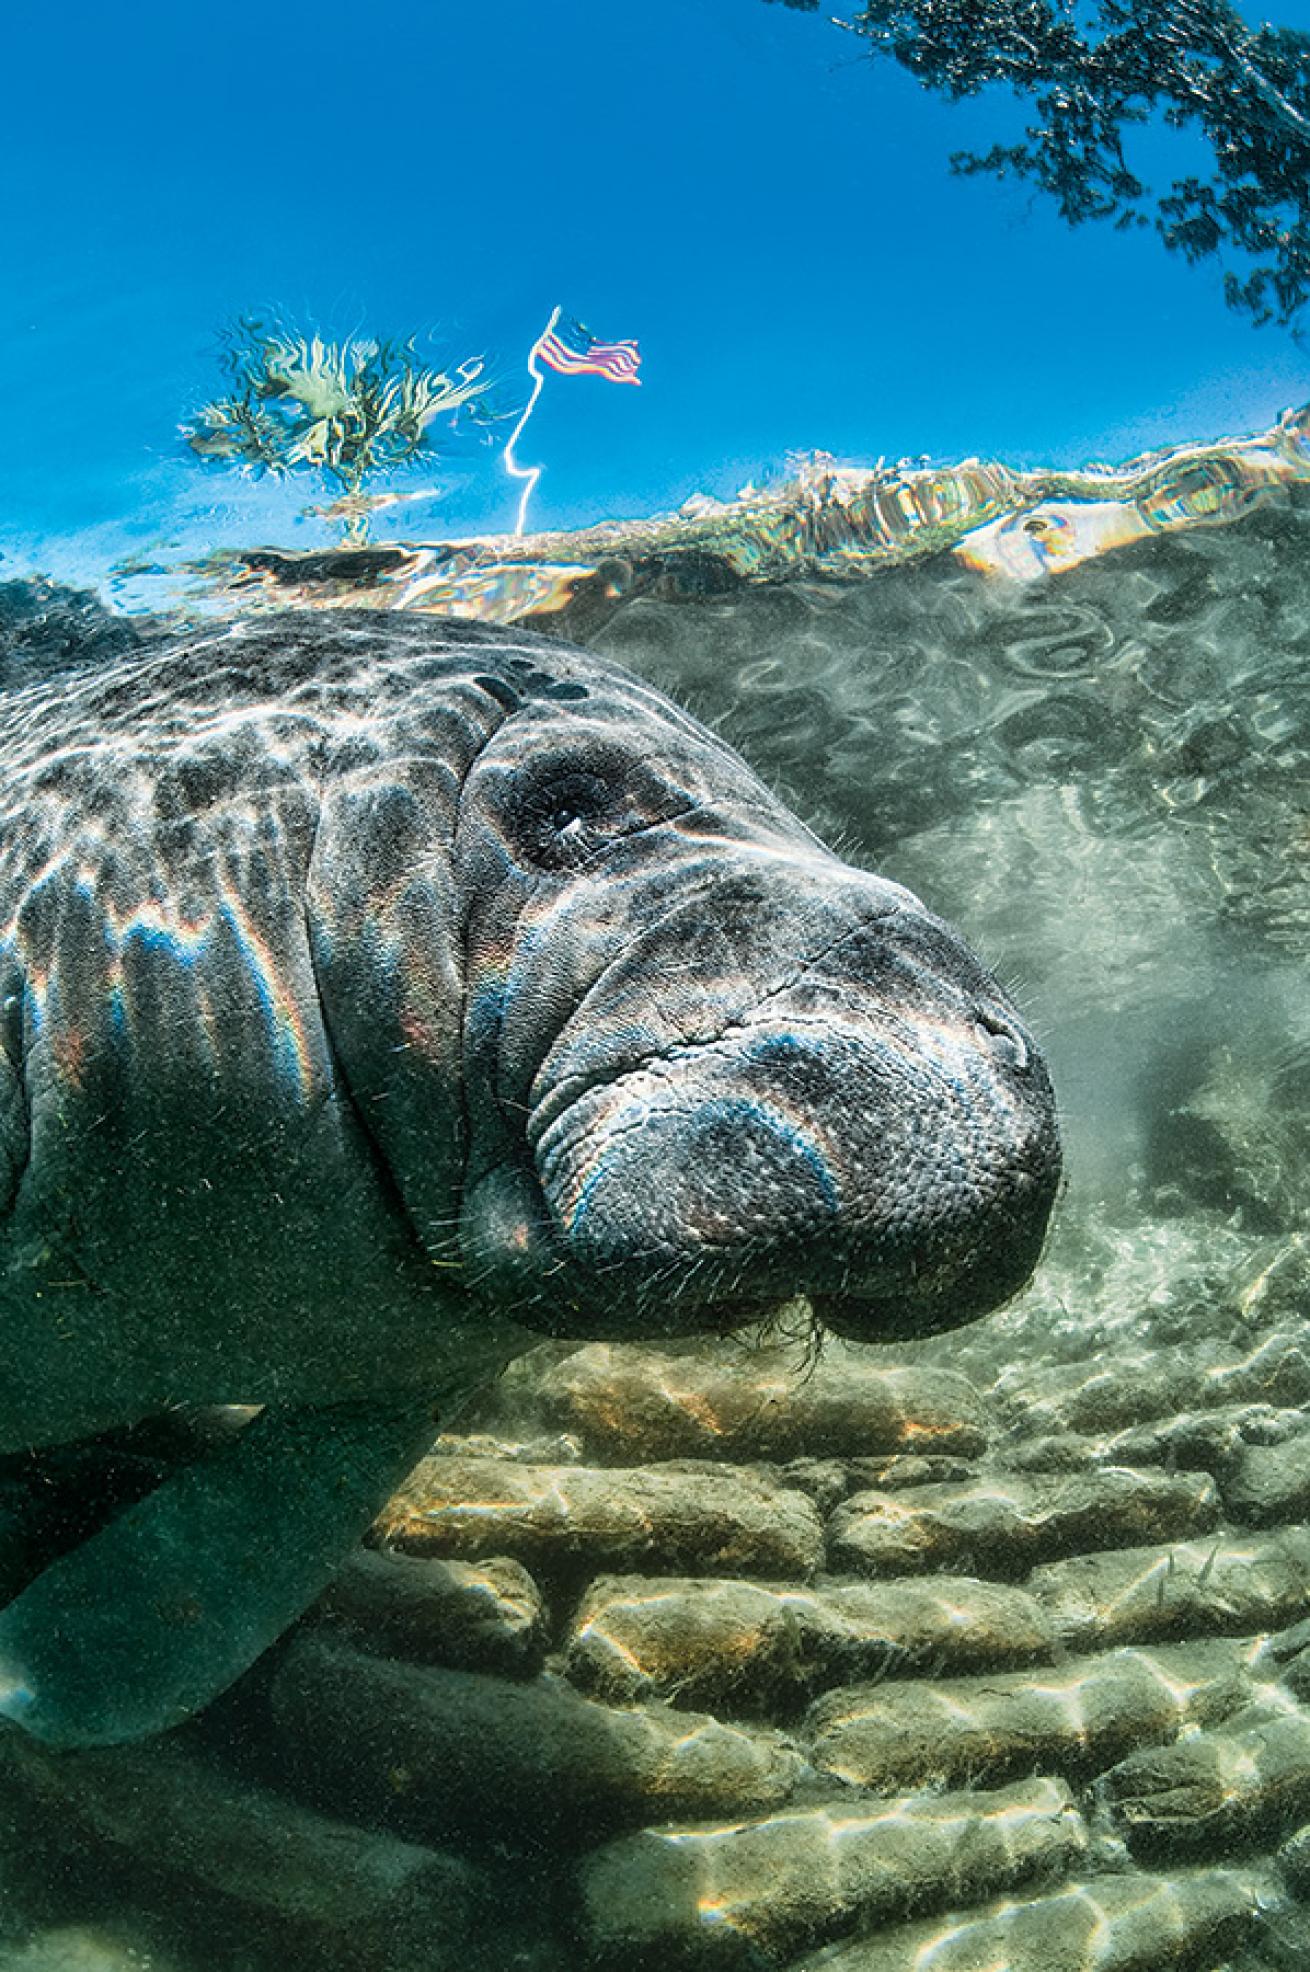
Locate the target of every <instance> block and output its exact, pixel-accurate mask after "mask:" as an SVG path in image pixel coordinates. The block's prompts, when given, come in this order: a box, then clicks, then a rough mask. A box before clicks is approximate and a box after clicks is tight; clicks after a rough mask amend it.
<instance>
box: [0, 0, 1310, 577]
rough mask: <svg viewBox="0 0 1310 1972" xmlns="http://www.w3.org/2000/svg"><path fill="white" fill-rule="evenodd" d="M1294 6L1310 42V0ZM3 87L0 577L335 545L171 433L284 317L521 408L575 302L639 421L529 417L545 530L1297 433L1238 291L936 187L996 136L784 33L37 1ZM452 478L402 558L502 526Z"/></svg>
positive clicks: (595, 389)
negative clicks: (616, 352) (1232, 296)
mask: <svg viewBox="0 0 1310 1972" xmlns="http://www.w3.org/2000/svg"><path fill="white" fill-rule="evenodd" d="M830 11H839V9H838V8H835V7H834V8H833V9H831V10H830ZM845 11H847V12H849V11H850V8H849V7H847V8H846V9H845ZM1271 11H1272V12H1273V14H1274V17H1275V18H1276V19H1277V20H1279V21H1280V22H1283V23H1284V24H1287V25H1291V26H1297V27H1302V28H1307V29H1310V0H1283V4H1281V5H1279V6H1276V7H1274V8H1272V9H1271ZM6 67H7V69H8V72H9V74H10V76H11V78H12V77H21V78H23V82H22V86H21V87H17V88H15V87H13V86H12V84H11V89H10V91H9V92H8V102H7V106H6V126H5V130H4V133H3V138H0V142H2V143H3V148H4V173H3V183H4V185H5V191H4V194H3V197H4V206H5V222H6V234H7V250H6V255H5V262H6V272H5V275H4V277H3V280H0V503H2V504H0V514H3V520H2V521H0V548H2V549H3V550H4V552H5V555H6V557H7V559H6V561H4V562H0V573H4V572H6V571H7V570H8V569H11V568H12V569H15V570H17V569H19V568H23V567H28V566H31V565H33V564H34V563H35V564H37V565H41V566H46V567H49V568H51V569H53V570H55V571H56V572H60V573H68V572H74V571H79V570H83V571H84V570H89V569H93V568H94V567H96V566H97V565H99V564H104V563H107V562H108V561H110V560H112V559H113V557H114V556H115V555H117V554H120V553H123V552H126V551H128V550H137V551H142V550H144V551H147V552H149V551H151V549H152V548H153V546H154V544H155V543H157V542H159V541H161V540H163V541H171V542H174V543H183V544H186V545H189V546H192V547H199V546H204V545H207V544H209V543H211V542H218V541H235V540H252V539H262V540H268V539H276V540H281V541H284V542H286V543H288V544H300V543H303V544H306V545H308V544H310V543H311V542H313V541H314V540H316V539H318V538H323V537H322V534H321V529H319V530H316V528H315V525H314V524H313V523H309V524H306V523H302V522H299V521H298V520H297V519H296V514H297V510H298V509H299V508H300V507H301V506H302V505H303V504H304V503H305V502H306V500H310V499H315V498H320V497H323V495H322V491H321V489H319V488H316V487H312V486H305V487H287V488H283V489H277V488H269V487H268V486H266V485H264V486H257V485H250V484H246V483H243V482H241V481H239V480H237V479H236V478H234V477H232V476H230V475H217V476H215V475H213V474H208V473H204V472H202V471H201V470H200V469H199V468H198V467H197V466H196V465H195V464H194V463H193V462H192V461H191V459H190V457H189V456H188V455H187V454H186V453H185V452H184V451H183V449H182V448H181V446H180V444H179V442H178V440H177V436H176V427H177V424H178V422H179V420H180V419H181V418H183V417H184V416H185V415H186V414H187V413H188V411H190V410H193V409H194V408H196V406H197V405H198V404H199V403H200V402H202V401H203V400H204V398H205V397H206V396H207V395H208V394H211V393H212V392H213V391H214V390H215V388H216V387H217V383H218V373H217V369H216V365H215V360H214V353H215V342H214V337H215V332H216V330H217V328H218V327H219V326H220V325H221V324H222V323H223V322H225V321H228V320H230V319H231V318H232V317H233V316H234V315H236V314H237V313H239V312H241V311H243V310H250V309H258V308H261V307H269V306H276V307H280V308H281V309H282V310H283V311H284V312H285V313H286V314H287V315H288V316H289V317H290V318H292V319H294V320H297V321H304V322H306V323H316V324H318V325H319V326H321V327H322V328H324V329H325V330H327V331H329V332H332V333H342V332H350V331H352V330H358V331H361V332H367V333H377V334H385V333H389V332H391V333H401V334H406V333H409V332H411V331H413V330H423V331H432V332H433V333H434V334H435V336H436V338H437V347H439V348H442V349H444V350H445V351H446V352H447V353H448V354H449V355H450V356H451V357H455V358H458V357H460V356H464V355H468V354H471V353H473V352H476V351H484V350H485V351H486V352H488V353H489V355H490V356H491V358H492V362H493V366H494V368H495V369H496V370H497V371H498V372H499V373H500V374H501V375H502V376H503V377H504V379H505V383H506V387H507V390H508V391H510V392H511V393H512V392H513V391H514V390H517V389H521V388H522V387H523V369H522V365H523V359H524V357H525V355H526V352H527V349H528V347H529V345H530V344H531V342H532V340H533V338H534V337H535V335H536V334H537V332H538V331H539V329H540V328H541V327H542V325H543V324H544V321H545V319H546V317H547V315H548V313H549V311H550V309H551V307H552V306H553V305H554V304H555V303H556V302H559V303H562V304H563V305H564V306H565V307H566V308H567V309H568V310H570V311H572V312H573V313H575V314H577V315H580V316H581V317H583V318H584V319H585V320H586V321H587V323H588V324H589V325H590V326H591V328H592V329H593V330H595V331H596V332H598V333H599V334H602V335H604V336H607V337H616V338H617V337H630V336H635V337H637V338H638V339H639V340H640V343H641V346H642V352H643V357H644V369H643V376H644V379H645V381H644V384H643V388H642V389H641V390H633V389H627V388H622V387H619V386H616V385H612V384H608V383H605V382H603V381H601V380H598V379H591V378H585V379H581V378H579V379H561V378H554V377H552V378H551V379H550V380H549V381H548V383H547V386H546V390H545V393H544V395H543V398H542V401H541V404H540V408H539V410H538V412H537V414H536V416H535V418H534V420H533V422H532V424H531V425H530V426H529V428H528V432H527V434H526V435H525V438H524V440H523V442H522V444H521V446H520V448H519V453H520V457H521V458H523V459H524V460H525V461H526V462H528V463H541V464H543V465H544V466H545V468H546V470H545V472H544V474H543V477H542V480H541V484H540V488H539V491H538V494H537V496H536V499H535V502H534V505H533V509H532V515H531V518H532V521H533V522H534V524H539V525H543V526H545V525H552V526H554V525H565V526H568V525H578V524H582V523H585V522H587V521H589V520H593V519H596V518H599V517H602V516H614V515H624V514H639V513H650V512H656V511H659V510H661V509H664V508H667V507H670V506H674V505H676V504H678V503H679V502H680V501H681V500H682V499H684V498H685V497H686V496H687V495H688V494H689V493H691V492H693V491H695V490H697V489H703V490H707V491H710V492H714V493H718V494H727V493H731V492H732V491H733V490H734V489H735V488H736V487H737V486H738V485H740V484H741V483H742V482H743V481H745V480H746V479H748V478H758V477H759V476H760V475H761V474H762V473H764V472H765V471H766V470H768V469H769V467H770V466H776V465H778V464H779V463H780V462H781V461H782V460H783V459H784V458H785V456H786V455H787V454H788V453H789V452H795V451H803V450H812V449H815V448H822V449H824V450H827V451H830V452H834V453H836V454H838V455H839V456H840V457H842V458H846V459H851V460H855V461H860V460H871V459H874V458H876V457H878V456H879V455H885V456H888V457H893V458H894V457H898V456H901V455H903V454H919V453H930V454H932V455H933V456H935V457H939V458H958V457H962V456H965V455H967V454H970V453H983V454H1001V455H1004V456H1006V457H1008V458H1010V459H1011V460H1014V461H1017V462H1021V463H1022V462H1029V463H1037V462H1040V461H1057V462H1059V461H1063V462H1070V463H1072V462H1076V461H1078V460H1081V459H1085V458H1088V457H1098V458H1121V457H1124V456H1126V455H1128V454H1130V453H1132V452H1133V451H1136V450H1139V449H1141V448H1143V447H1145V446H1148V445H1152V444H1158V443H1164V442H1168V441H1169V440H1171V439H1174V438H1184V437H1193V436H1196V437H1204V436H1216V435H1219V434H1221V433H1223V432H1225V431H1241V430H1244V429H1252V428H1258V427H1260V426H1262V425H1264V424H1267V423H1268V422H1270V421H1271V419H1272V418H1273V416H1274V415H1275V414H1276V413H1277V412H1278V410H1279V409H1280V408H1281V407H1282V406H1284V405H1285V404H1288V403H1291V402H1295V401H1304V400H1305V399H1306V398H1310V351H1306V350H1301V349H1298V348H1297V346H1296V345H1295V344H1293V342H1292V341H1291V339H1290V337H1289V336H1288V335H1287V334H1286V333H1285V332H1281V331H1278V330H1272V329H1271V330H1264V331H1255V330H1253V329H1252V328H1251V326H1250V325H1249V323H1248V322H1247V321H1246V320H1244V319H1243V318H1241V317H1239V316H1236V315H1234V314H1232V313H1231V312H1230V311H1229V310H1228V309H1226V308H1225V306H1224V304H1223V300H1222V296H1221V294H1220V289H1219V277H1218V274H1217V272H1216V271H1215V270H1213V269H1200V270H1194V269H1189V268H1187V267H1186V266H1185V265H1183V264H1182V263H1181V262H1179V261H1178V260H1177V259H1175V258H1173V257H1171V256H1169V255H1167V254H1165V253H1164V252H1163V250H1162V249H1161V248H1160V247H1159V246H1158V244H1157V243H1156V242H1155V241H1154V239H1153V238H1152V237H1151V236H1150V235H1148V234H1141V235H1137V236H1133V235H1121V234H1115V233H1113V232H1112V231H1110V230H1108V229H1099V228H1083V229H1081V230H1080V231H1077V232H1070V231H1068V230H1067V229H1066V228H1065V227H1063V226H1062V225H1061V223H1060V222H1059V221H1058V219H1056V218H1055V217H1054V215H1053V214H1052V213H1051V212H1050V210H1049V209H1048V208H1047V207H1046V205H1045V204H1043V203H1042V202H1041V201H1038V200H1035V199H1034V198H1033V197H1032V195H1031V194H1030V193H1029V192H1027V191H1026V190H1025V189H1023V188H1022V187H1004V188H998V187H997V186H996V185H995V184H994V183H993V182H992V181H990V180H986V179H974V180H960V179H955V178H952V177H951V175H950V174H949V171H948V168H947V157H948V154H949V152H950V151H951V150H952V149H954V148H957V147H960V146H962V145H967V144H970V143H987V142H990V141H992V140H993V139H994V138H995V137H997V136H998V135H1001V134H1004V129H1005V128H1006V127H1007V126H1006V125H1005V124H1003V121H1002V119H1003V118H1004V117H1005V115H1006V114H1007V113H1006V112H1005V111H1004V110H1003V109H1001V108H999V107H998V106H996V105H992V104H973V105H967V106H965V107H963V108H958V109H952V108H950V107H948V106H946V105H944V104H941V103H939V102H937V101H936V100H934V99H932V98H930V97H928V96H926V95H924V94H923V93H922V92H921V91H920V90H919V89H918V88H917V87H916V85H915V84H914V83H913V82H912V81H911V80H910V79H909V78H908V77H905V76H903V75H901V74H900V73H899V72H898V71H896V70H895V69H893V68H892V67H891V66H890V65H889V64H885V63H877V64H874V63H871V62H870V61H869V60H867V59H866V58H864V57H862V56H861V54H860V52H859V44H858V43H856V42H855V41H854V40H853V38H852V37H850V36H847V35H844V34H842V33H840V32H839V31H838V30H837V29H836V28H834V27H832V26H831V25H829V24H828V22H827V21H826V19H825V18H823V16H822V15H808V14H797V13H793V12H791V11H789V10H787V9H785V8H783V7H780V6H766V5H764V4H763V0H623V3H622V4H620V5H613V4H599V0H557V4H555V5H553V6H551V5H543V4H541V0H497V4H494V5H493V4H489V3H488V4H484V3H483V0H465V3H464V4H456V0H446V4H440V0H431V3H430V4H427V5H421V4H420V5H414V4H411V5H409V6H402V7H397V8H389V9H387V10H385V11H378V12H374V13H372V14H370V13H369V12H367V11H365V10H363V9H360V8H359V7H358V6H357V5H353V4H352V5H346V4H344V0H326V3H325V4H314V5H310V4H308V0H283V4H281V5H279V6H269V5H267V4H266V3H265V4H259V5H255V4H253V0H225V4H224V5H223V7H222V8H219V7H216V6H209V7H206V6H201V7H198V8H186V7H182V6H179V5H178V4H177V0H133V5H132V6H131V7H130V8H123V9H109V8H106V7H103V6H101V5H100V4H98V0H97V4H94V5H93V4H89V3H88V0H73V4H71V5H64V6H62V7H59V8H53V7H44V8H41V7H37V6H34V5H31V4H23V0H18V4H17V5H16V6H15V8H14V9H13V10H12V11H11V14H10V16H9V20H8V27H7V49H6ZM434 479H435V481H436V482H438V483H440V484H441V485H442V486H443V487H444V488H445V489H446V490H445V497H444V498H443V500H442V501H441V502H440V503H437V504H434V505H432V506H429V507H424V508H422V509H402V510H401V514H402V515H403V516H404V518H403V520H401V521H399V522H396V523H393V525H394V526H395V528H396V531H406V530H408V531H411V532H414V533H417V534H426V535H428V536H434V535H440V534H441V533H443V532H445V533H450V532H459V531H472V530H477V529H483V528H488V529H489V528H496V527H505V526H508V525H509V524H510V523H511V521H512V518H513V512H514V493H513V489H512V487H511V486H510V484H509V482H508V481H507V479H506V478H505V476H504V474H503V473H502V472H501V470H500V468H499V463H498V459H497V456H496V454H495V453H494V451H492V450H490V449H486V450H482V451H478V450H476V449H475V450H472V451H470V452H469V453H468V454H467V455H466V456H463V457H460V458H458V459H455V460H453V461H451V462H449V463H448V464H447V465H445V466H444V467H440V466H439V467H438V468H437V469H436V471H435V473H433V472H427V473H425V474H424V475H423V476H422V478H421V479H420V480H418V481H416V482H414V483H417V484H423V485H427V484H430V483H432V482H433V481H434ZM379 531H380V532H383V533H385V532H386V531H387V529H386V525H385V517H384V524H383V526H382V527H381V528H380V529H379Z"/></svg>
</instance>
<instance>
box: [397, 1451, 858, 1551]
mask: <svg viewBox="0 0 1310 1972" xmlns="http://www.w3.org/2000/svg"><path fill="white" fill-rule="evenodd" d="M375 1531H376V1534H377V1536H378V1538H379V1539H381V1540H382V1541H383V1542H385V1543H386V1544H388V1545H390V1546H394V1547H399V1548H403V1549H405V1550H406V1551H407V1552H409V1553H411V1554H436V1555H445V1556H448V1557H455V1558H459V1559H463V1560H478V1559H481V1558H482V1557H483V1556H485V1555H510V1556H512V1557H514V1558H515V1559H516V1560H519V1561H523V1562H527V1563H529V1564H532V1563H537V1564H539V1565H540V1566H542V1567H547V1568H549V1567H554V1568H560V1567H568V1568H572V1569H575V1570H576V1569H583V1568H585V1569H586V1570H587V1571H589V1572H590V1571H594V1570H596V1569H599V1568H633V1567H639V1566H642V1565H646V1566H649V1567H651V1568H654V1569H658V1570H664V1569H668V1570H670V1571H675V1570H681V1569H688V1568H694V1569H696V1570H698V1571H704V1572H705V1573H707V1574H728V1575H740V1574H747V1575H786V1576H791V1577H793V1578H799V1579H801V1580H803V1579H805V1578H806V1577H807V1576H808V1575H810V1574H812V1573H813V1571H814V1569H815V1568H816V1567H817V1565H818V1562H819V1560H820V1557H821V1555H822V1552H823V1530H822V1527H821V1525H820V1522H819V1517H818V1514H817V1513H816V1512H815V1509H814V1506H813V1504H812V1503H811V1502H810V1501H809V1500H808V1499H807V1498H806V1497H805V1495H804V1494H803V1493H799V1492H796V1491H793V1490H788V1489H787V1488H784V1487H782V1486H779V1485H777V1484H775V1483H773V1482H772V1481H770V1480H769V1479H767V1478H765V1477H763V1476H762V1475H760V1474H759V1473H754V1472H749V1471H745V1470H742V1469H740V1468H734V1467H721V1466H719V1467H714V1466H708V1467H692V1468H677V1467H674V1468H669V1467H664V1466H653V1467H642V1468H635V1469H630V1470H609V1471H598V1470H596V1469H595V1468H593V1467H587V1466H538V1465H518V1464H515V1463H513V1462H509V1461H503V1460H500V1459H472V1458H442V1457H432V1458H426V1459H424V1460H423V1462H422V1464H421V1465H419V1466H418V1467H417V1468H416V1469H415V1471H414V1472H413V1473H412V1474H411V1475H410V1478H409V1479H408V1480H407V1481H406V1483H405V1485H404V1486H403V1487H402V1489H401V1491H400V1492H399V1493H397V1494H396V1495H395V1497H394V1498H393V1499H392V1500H390V1501H389V1502H388V1504H387V1506H386V1508H385V1510H384V1511H383V1513H382V1515H381V1517H380V1519H379V1520H378V1522H377V1525H376V1530H375Z"/></svg>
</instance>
